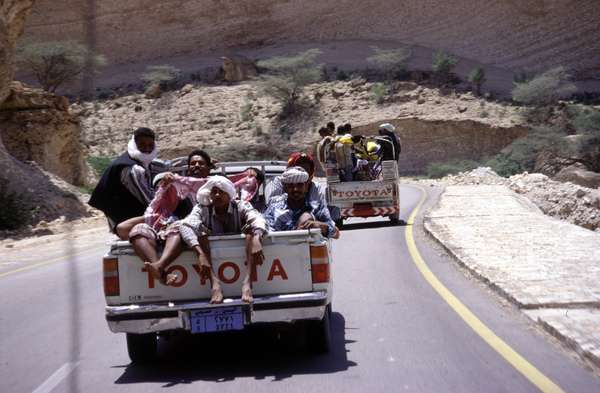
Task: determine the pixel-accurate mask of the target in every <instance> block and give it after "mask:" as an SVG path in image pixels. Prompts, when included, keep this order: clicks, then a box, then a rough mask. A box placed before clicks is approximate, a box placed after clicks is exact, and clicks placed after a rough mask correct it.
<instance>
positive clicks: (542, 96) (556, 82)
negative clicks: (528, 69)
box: [512, 67, 577, 107]
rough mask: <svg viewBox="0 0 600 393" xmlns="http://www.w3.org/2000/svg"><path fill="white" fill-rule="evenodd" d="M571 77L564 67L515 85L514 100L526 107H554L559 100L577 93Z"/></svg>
mask: <svg viewBox="0 0 600 393" xmlns="http://www.w3.org/2000/svg"><path fill="white" fill-rule="evenodd" d="M568 78H569V75H568V73H567V71H566V70H565V69H564V68H563V67H556V68H553V69H551V70H548V71H546V72H544V73H542V74H540V75H537V76H535V77H534V78H533V79H531V80H529V81H526V82H521V83H515V87H514V88H513V90H512V99H513V100H514V101H516V102H518V103H521V104H524V105H532V106H535V107H541V106H546V105H552V104H554V103H556V101H558V100H559V99H562V98H567V97H569V96H571V95H572V94H573V93H575V92H576V91H577V88H576V87H575V85H574V84H572V83H570V82H569V81H568Z"/></svg>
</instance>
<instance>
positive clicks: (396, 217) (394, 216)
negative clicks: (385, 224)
mask: <svg viewBox="0 0 600 393" xmlns="http://www.w3.org/2000/svg"><path fill="white" fill-rule="evenodd" d="M388 218H389V219H390V222H391V223H392V225H398V224H400V212H397V213H394V214H390V215H389V216H388Z"/></svg>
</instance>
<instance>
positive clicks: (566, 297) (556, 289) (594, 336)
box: [424, 185, 600, 366]
mask: <svg viewBox="0 0 600 393" xmlns="http://www.w3.org/2000/svg"><path fill="white" fill-rule="evenodd" d="M424 227H425V230H426V232H427V233H428V234H430V235H431V236H432V237H433V238H434V239H436V240H437V241H438V242H439V243H440V244H441V245H442V246H443V247H444V248H446V250H447V251H448V252H449V253H450V254H452V255H453V256H454V257H455V258H456V259H457V261H458V262H459V264H460V265H462V266H464V267H465V268H466V269H468V270H469V271H470V272H471V273H472V274H473V275H475V276H476V277H478V278H479V279H481V280H482V281H484V282H485V283H487V284H488V285H489V286H490V287H491V288H493V289H494V290H496V291H497V292H498V293H500V294H501V295H502V296H504V297H506V298H507V299H509V300H510V301H512V302H513V303H515V304H516V305H517V306H518V307H519V308H521V309H522V310H523V311H525V313H526V315H528V316H529V317H530V318H532V319H533V320H534V321H536V322H538V323H539V324H540V326H542V327H543V328H544V329H545V330H547V331H548V332H550V333H551V334H553V335H554V336H556V337H558V338H559V339H560V340H561V341H563V342H564V343H565V344H566V345H567V346H569V347H571V348H573V349H574V350H575V351H576V352H577V353H579V354H580V355H581V356H582V357H583V358H584V359H586V360H588V361H591V362H592V363H594V364H595V365H596V366H600V328H599V327H600V310H598V308H600V288H599V287H598V282H600V265H598V261H600V234H598V233H595V232H592V231H589V230H586V229H583V228H581V227H578V226H576V225H572V224H569V223H566V222H563V221H560V220H557V219H554V218H551V217H548V216H546V215H544V214H543V213H541V212H540V210H539V209H538V208H537V207H536V206H535V205H533V204H532V203H531V202H529V200H527V199H526V198H524V197H522V196H520V195H518V194H516V193H514V192H513V191H511V190H510V189H508V188H507V187H504V186H482V185H478V186H449V187H447V188H446V190H445V191H444V192H443V194H442V195H441V196H440V199H439V201H438V203H437V204H436V205H435V206H434V207H433V208H431V209H430V210H429V211H428V212H426V213H425V215H424ZM566 310H569V311H568V312H565V311H566Z"/></svg>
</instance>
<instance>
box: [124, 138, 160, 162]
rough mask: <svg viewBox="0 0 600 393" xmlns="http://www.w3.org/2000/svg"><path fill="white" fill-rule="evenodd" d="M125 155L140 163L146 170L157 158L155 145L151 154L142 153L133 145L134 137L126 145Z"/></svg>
mask: <svg viewBox="0 0 600 393" xmlns="http://www.w3.org/2000/svg"><path fill="white" fill-rule="evenodd" d="M127 153H128V154H129V157H131V158H132V159H134V160H137V161H140V162H141V163H142V164H143V166H144V168H146V169H148V167H149V166H150V163H151V162H152V160H154V159H155V158H156V156H157V151H156V144H155V145H154V149H153V150H152V152H151V153H142V152H141V151H140V150H139V149H138V147H137V144H136V143H135V136H132V137H131V139H130V140H129V143H128V144H127Z"/></svg>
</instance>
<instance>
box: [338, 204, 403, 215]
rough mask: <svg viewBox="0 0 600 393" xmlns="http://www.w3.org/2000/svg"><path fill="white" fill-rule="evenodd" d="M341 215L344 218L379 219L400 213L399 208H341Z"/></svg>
mask: <svg viewBox="0 0 600 393" xmlns="http://www.w3.org/2000/svg"><path fill="white" fill-rule="evenodd" d="M340 211H341V215H342V217H344V218H347V217H378V216H390V215H392V214H396V213H398V212H399V211H400V209H398V207H397V206H389V207H370V208H367V209H356V208H352V207H351V208H341V209H340Z"/></svg>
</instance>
